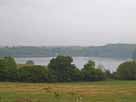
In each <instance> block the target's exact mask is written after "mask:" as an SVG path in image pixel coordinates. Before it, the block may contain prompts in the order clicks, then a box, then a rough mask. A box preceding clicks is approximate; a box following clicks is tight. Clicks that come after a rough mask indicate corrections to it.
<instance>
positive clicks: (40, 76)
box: [18, 66, 48, 82]
mask: <svg viewBox="0 0 136 102" xmlns="http://www.w3.org/2000/svg"><path fill="white" fill-rule="evenodd" d="M18 77H19V81H21V82H46V81H47V80H48V71H47V69H46V68H45V67H43V66H26V67H23V68H20V69H18Z"/></svg>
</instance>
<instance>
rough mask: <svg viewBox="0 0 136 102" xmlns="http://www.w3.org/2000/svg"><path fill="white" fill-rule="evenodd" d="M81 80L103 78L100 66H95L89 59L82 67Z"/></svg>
mask: <svg viewBox="0 0 136 102" xmlns="http://www.w3.org/2000/svg"><path fill="white" fill-rule="evenodd" d="M81 72H82V75H83V80H85V81H95V80H103V79H105V75H104V72H103V71H102V69H100V68H95V62H94V61H92V60H89V61H88V63H87V64H85V65H84V68H83V69H82V71H81Z"/></svg>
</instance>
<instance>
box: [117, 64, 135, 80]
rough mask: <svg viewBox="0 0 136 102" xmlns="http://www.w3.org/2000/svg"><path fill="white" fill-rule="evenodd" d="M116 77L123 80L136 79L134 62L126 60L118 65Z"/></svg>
mask: <svg viewBox="0 0 136 102" xmlns="http://www.w3.org/2000/svg"><path fill="white" fill-rule="evenodd" d="M116 75H117V78H118V79H123V80H136V62H135V61H128V62H124V63H122V64H120V65H119V67H118V69H117V74H116Z"/></svg>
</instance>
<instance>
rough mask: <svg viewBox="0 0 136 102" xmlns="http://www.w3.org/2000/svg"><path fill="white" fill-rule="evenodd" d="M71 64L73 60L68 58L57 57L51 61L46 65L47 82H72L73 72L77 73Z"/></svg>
mask: <svg viewBox="0 0 136 102" xmlns="http://www.w3.org/2000/svg"><path fill="white" fill-rule="evenodd" d="M72 62H73V59H72V57H69V56H57V57H56V58H53V59H51V61H50V63H49V65H48V71H49V80H50V81H56V82H57V81H59V82H64V81H72V76H74V75H75V74H74V72H77V70H76V67H75V66H74V65H73V64H72ZM73 74H74V75H73ZM76 74H77V73H76Z"/></svg>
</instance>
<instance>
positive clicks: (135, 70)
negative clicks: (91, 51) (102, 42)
mask: <svg viewBox="0 0 136 102" xmlns="http://www.w3.org/2000/svg"><path fill="white" fill-rule="evenodd" d="M72 62H73V59H72V57H69V56H57V57H56V58H53V59H51V61H50V63H49V64H48V66H47V67H45V66H38V65H33V64H29V63H27V65H26V66H22V67H17V65H16V62H15V60H14V58H12V57H5V58H1V59H0V81H19V82H72V81H98V80H106V79H109V78H114V79H127V80H136V62H135V61H130V62H125V63H122V64H121V65H120V66H119V67H118V69H117V72H114V73H111V72H110V71H109V70H103V69H101V68H96V65H95V62H94V61H91V60H90V61H88V63H87V64H85V65H84V67H83V69H81V70H79V69H78V68H77V67H76V66H75V65H74V64H72ZM28 64H29V65H28Z"/></svg>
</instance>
